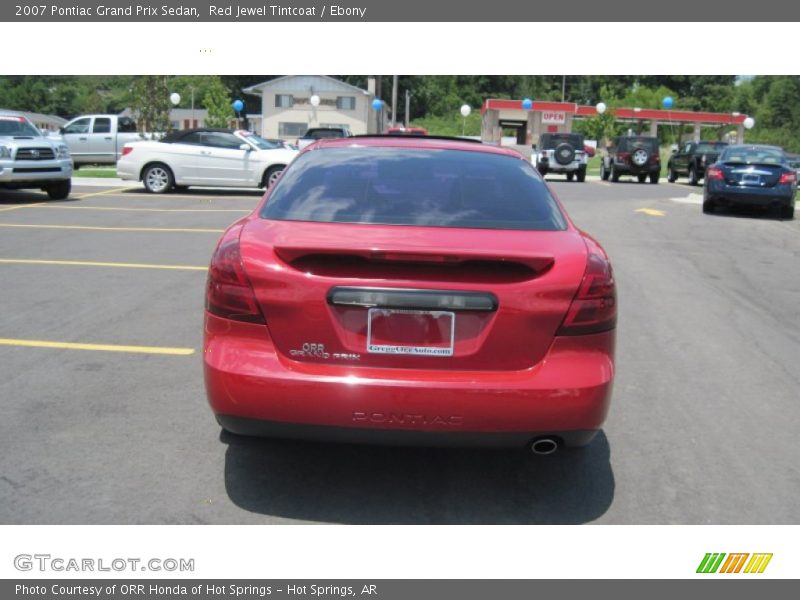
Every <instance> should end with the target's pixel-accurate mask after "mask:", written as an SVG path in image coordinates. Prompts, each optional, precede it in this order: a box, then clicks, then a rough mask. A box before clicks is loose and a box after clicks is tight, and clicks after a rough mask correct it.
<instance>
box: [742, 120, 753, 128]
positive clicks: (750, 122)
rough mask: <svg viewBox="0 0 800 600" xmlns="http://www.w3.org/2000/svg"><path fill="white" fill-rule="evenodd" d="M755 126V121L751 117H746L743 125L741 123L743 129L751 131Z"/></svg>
mask: <svg viewBox="0 0 800 600" xmlns="http://www.w3.org/2000/svg"><path fill="white" fill-rule="evenodd" d="M755 124H756V120H755V119H754V118H753V117H747V118H746V119H745V120H744V123H742V125H744V128H745V129H752V128H753V126H755Z"/></svg>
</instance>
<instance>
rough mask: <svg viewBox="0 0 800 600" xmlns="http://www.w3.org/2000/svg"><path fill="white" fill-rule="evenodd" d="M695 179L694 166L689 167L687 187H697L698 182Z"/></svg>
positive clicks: (695, 170) (695, 171)
mask: <svg viewBox="0 0 800 600" xmlns="http://www.w3.org/2000/svg"><path fill="white" fill-rule="evenodd" d="M698 181H699V180H698V178H697V169H696V168H695V166H694V165H690V166H689V185H697V182H698Z"/></svg>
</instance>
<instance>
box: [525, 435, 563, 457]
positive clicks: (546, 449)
mask: <svg viewBox="0 0 800 600" xmlns="http://www.w3.org/2000/svg"><path fill="white" fill-rule="evenodd" d="M556 450H558V442H557V441H556V440H554V439H553V438H539V439H538V440H534V441H533V443H532V444H531V452H533V453H534V454H539V455H547V454H553V452H555V451H556Z"/></svg>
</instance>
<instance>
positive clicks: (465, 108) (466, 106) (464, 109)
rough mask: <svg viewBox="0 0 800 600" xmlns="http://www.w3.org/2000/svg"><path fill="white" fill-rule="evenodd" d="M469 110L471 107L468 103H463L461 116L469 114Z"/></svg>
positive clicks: (470, 110) (465, 116)
mask: <svg viewBox="0 0 800 600" xmlns="http://www.w3.org/2000/svg"><path fill="white" fill-rule="evenodd" d="M471 112H472V109H471V108H470V106H469V104H464V105H463V106H462V107H461V116H462V117H464V118H465V119H466V118H467V117H468V116H469V113H471Z"/></svg>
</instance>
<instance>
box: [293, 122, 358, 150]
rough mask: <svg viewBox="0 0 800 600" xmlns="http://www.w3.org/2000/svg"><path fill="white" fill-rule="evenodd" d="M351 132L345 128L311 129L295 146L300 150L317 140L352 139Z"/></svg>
mask: <svg viewBox="0 0 800 600" xmlns="http://www.w3.org/2000/svg"><path fill="white" fill-rule="evenodd" d="M352 135H353V134H352V133H351V131H350V130H349V129H348V128H346V127H312V128H310V129H309V130H308V131H306V132H305V133H304V134H303V137H301V138H300V139H298V140H297V143H296V144H295V146H297V148H298V150H302V149H303V148H305V147H306V146H308V145H309V144H313V143H314V142H316V141H317V140H328V139H331V138H342V137H352Z"/></svg>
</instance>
